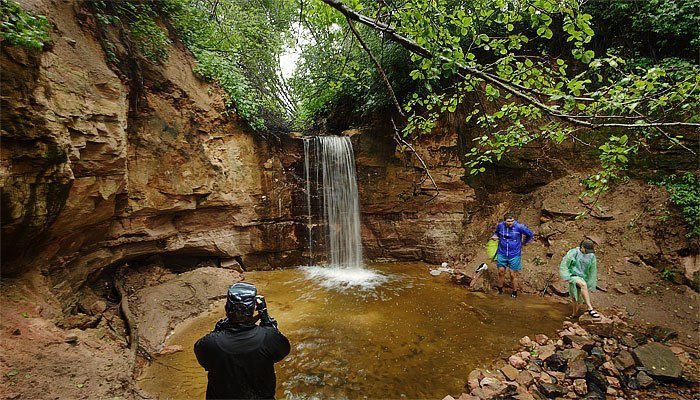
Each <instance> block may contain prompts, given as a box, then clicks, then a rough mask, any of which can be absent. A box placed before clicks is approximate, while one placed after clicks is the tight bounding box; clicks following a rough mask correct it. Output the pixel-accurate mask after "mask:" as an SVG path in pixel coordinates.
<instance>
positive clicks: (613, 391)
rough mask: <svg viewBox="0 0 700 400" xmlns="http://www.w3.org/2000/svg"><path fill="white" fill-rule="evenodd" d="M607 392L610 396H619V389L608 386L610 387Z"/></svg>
mask: <svg viewBox="0 0 700 400" xmlns="http://www.w3.org/2000/svg"><path fill="white" fill-rule="evenodd" d="M605 394H607V395H608V396H617V390H615V389H614V388H612V387H610V386H608V389H607V390H606V391H605Z"/></svg>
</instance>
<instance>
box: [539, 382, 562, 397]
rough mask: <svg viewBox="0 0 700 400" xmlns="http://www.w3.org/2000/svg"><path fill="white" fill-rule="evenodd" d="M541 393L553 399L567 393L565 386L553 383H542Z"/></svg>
mask: <svg viewBox="0 0 700 400" xmlns="http://www.w3.org/2000/svg"><path fill="white" fill-rule="evenodd" d="M539 388H540V392H541V393H542V394H543V395H545V397H547V398H550V399H553V398H556V397H558V396H561V395H563V394H564V393H566V389H565V388H564V387H563V386H560V385H556V384H553V383H544V382H542V383H540V384H539Z"/></svg>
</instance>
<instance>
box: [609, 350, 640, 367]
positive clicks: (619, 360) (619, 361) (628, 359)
mask: <svg viewBox="0 0 700 400" xmlns="http://www.w3.org/2000/svg"><path fill="white" fill-rule="evenodd" d="M613 364H615V368H617V369H618V370H619V371H624V370H626V369H628V368H632V367H634V364H635V363H634V357H632V353H630V352H629V351H627V350H620V353H618V355H617V357H615V358H613Z"/></svg>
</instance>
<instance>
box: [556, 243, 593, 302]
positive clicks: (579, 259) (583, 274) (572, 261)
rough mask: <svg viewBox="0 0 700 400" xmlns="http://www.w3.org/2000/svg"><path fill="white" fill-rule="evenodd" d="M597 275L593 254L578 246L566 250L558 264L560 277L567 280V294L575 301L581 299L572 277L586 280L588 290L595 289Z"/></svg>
mask: <svg viewBox="0 0 700 400" xmlns="http://www.w3.org/2000/svg"><path fill="white" fill-rule="evenodd" d="M597 275H598V261H597V260H596V256H595V254H593V253H591V254H590V255H589V254H584V253H582V252H581V250H579V248H578V247H576V248H574V249H571V250H569V251H568V252H566V255H565V256H564V258H563V259H562V260H561V264H559V276H561V279H564V280H566V281H569V294H570V295H571V297H573V299H574V300H575V301H583V299H582V298H580V297H579V294H578V288H577V286H576V284H575V283H573V282H572V279H573V278H575V277H578V278H582V279H583V280H584V281H586V285H587V286H588V290H589V291H595V289H596V280H597Z"/></svg>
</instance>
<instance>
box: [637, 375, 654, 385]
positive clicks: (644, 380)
mask: <svg viewBox="0 0 700 400" xmlns="http://www.w3.org/2000/svg"><path fill="white" fill-rule="evenodd" d="M637 381H638V382H639V386H641V387H642V388H648V387H649V386H651V385H653V384H654V380H653V379H651V377H650V376H649V375H647V373H646V372H644V371H639V373H638V374H637Z"/></svg>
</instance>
